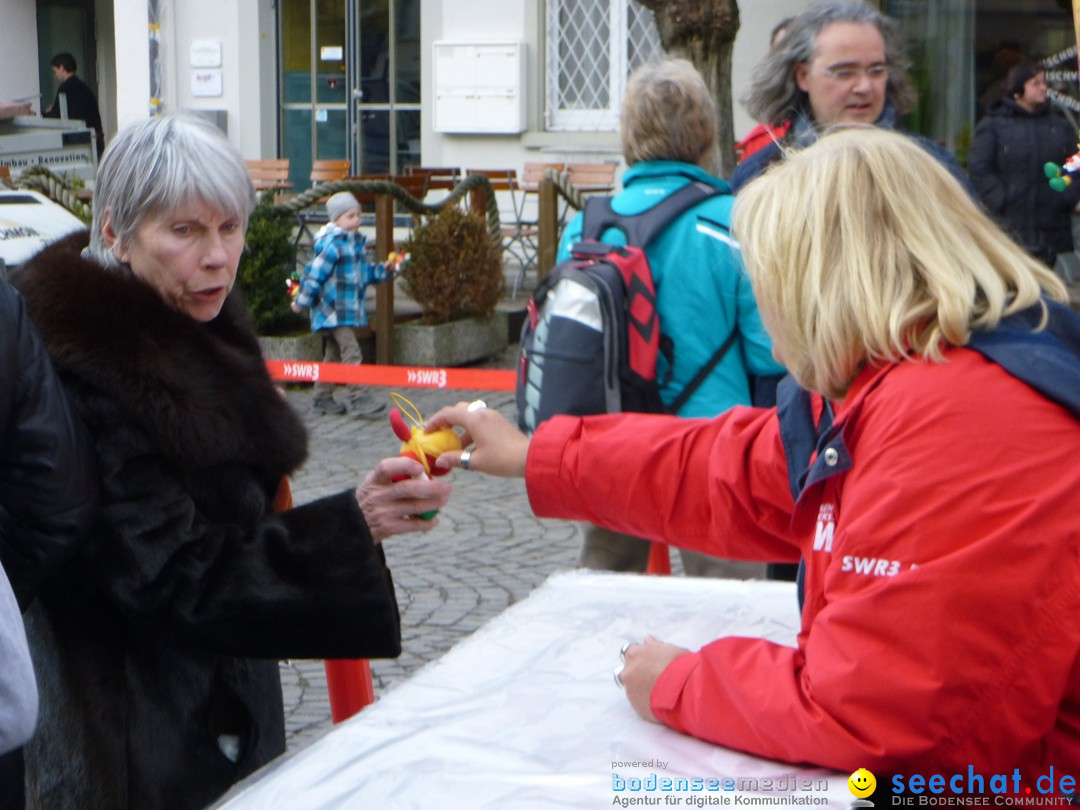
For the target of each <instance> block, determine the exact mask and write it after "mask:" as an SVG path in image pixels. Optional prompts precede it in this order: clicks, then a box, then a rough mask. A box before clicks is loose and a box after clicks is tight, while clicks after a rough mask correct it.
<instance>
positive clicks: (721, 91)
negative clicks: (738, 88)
mask: <svg viewBox="0 0 1080 810" xmlns="http://www.w3.org/2000/svg"><path fill="white" fill-rule="evenodd" d="M638 3H640V4H641V5H642V6H644V7H645V8H647V9H649V10H650V11H651V12H652V13H653V16H654V17H655V18H656V28H657V30H658V31H659V32H660V43H661V44H662V45H663V46H664V51H665V52H666V53H667V54H668V55H669V56H675V57H683V58H685V59H689V60H690V61H691V62H692V63H693V64H694V66H695V67H696V68H697V69H698V71H700V73H701V75H702V76H703V77H704V78H705V84H706V85H708V87H709V90H710V91H711V92H712V96H713V99H714V100H715V101H716V117H717V131H718V133H719V149H720V174H721V175H723V176H724V177H728V176H730V175H731V172H732V171H733V170H734V169H735V153H734V145H735V127H734V124H733V121H732V109H731V51H732V48H733V47H734V45H735V34H736V33H738V31H739V4H738V3H737V2H736V0H638Z"/></svg>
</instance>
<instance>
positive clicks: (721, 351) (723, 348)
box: [668, 325, 739, 414]
mask: <svg viewBox="0 0 1080 810" xmlns="http://www.w3.org/2000/svg"><path fill="white" fill-rule="evenodd" d="M738 335H739V327H738V325H736V326H735V328H734V329H732V330H731V334H730V335H728V336H727V340H725V341H724V342H723V343H721V344H720V348H718V349H717V350H716V351H715V352H713V355H712V357H710V358H709V359H708V361H707V362H706V363H705V365H703V366H702V367H701V368H699V369H698V373H697V374H695V375H694V379H692V380H690V382H688V383H687V384H686V386H685V387H684V388H683V390H682V391H680V392H679V395H678V396H677V397H675V400H674V401H673V402H672V403H671V405H669V406H668V413H675V414H677V413H678V412H679V411H681V410H682V406H683V405H685V404H686V403H687V401H688V400H689V399H690V397H692V396H693V395H694V392H695V391H697V390H698V388H700V387H701V384H702V383H703V382H705V380H706V378H707V377H708V376H709V375H710V374H712V372H713V369H714V368H716V366H717V364H718V363H719V362H720V361H721V360H723V359H724V355H725V354H727V353H728V349H730V348H731V347H732V346H733V345H734V344H735V338H736V337H738Z"/></svg>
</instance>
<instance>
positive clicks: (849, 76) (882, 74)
mask: <svg viewBox="0 0 1080 810" xmlns="http://www.w3.org/2000/svg"><path fill="white" fill-rule="evenodd" d="M889 70H890V68H889V66H888V65H880V64H879V65H870V66H868V67H862V66H861V65H847V64H840V65H828V66H826V67H823V68H821V72H822V73H824V74H825V75H826V76H827V77H828V78H830V79H832V80H833V81H834V82H844V83H854V82H857V81H858V80H859V79H861V78H862V77H863V76H866V78H867V79H869V80H870V81H872V82H883V81H885V80H886V79H888V78H889Z"/></svg>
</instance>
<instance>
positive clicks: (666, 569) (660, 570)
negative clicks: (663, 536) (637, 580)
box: [645, 543, 671, 576]
mask: <svg viewBox="0 0 1080 810" xmlns="http://www.w3.org/2000/svg"><path fill="white" fill-rule="evenodd" d="M645 573H646V574H655V575H657V576H667V575H669V574H670V573H671V553H670V552H669V551H668V547H667V546H666V545H665V544H664V543H653V544H652V545H651V546H650V548H649V565H648V567H647V568H646V569H645Z"/></svg>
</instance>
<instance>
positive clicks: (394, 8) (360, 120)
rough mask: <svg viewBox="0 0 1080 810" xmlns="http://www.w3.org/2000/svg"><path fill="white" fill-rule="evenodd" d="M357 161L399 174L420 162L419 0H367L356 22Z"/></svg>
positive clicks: (369, 170)
mask: <svg viewBox="0 0 1080 810" xmlns="http://www.w3.org/2000/svg"><path fill="white" fill-rule="evenodd" d="M355 31H356V32H357V36H356V62H355V63H356V65H357V70H356V84H355V85H354V87H353V90H352V93H353V99H354V101H355V105H354V109H353V121H352V125H353V131H354V132H355V133H356V137H355V138H354V139H353V148H354V150H355V151H354V153H353V154H352V155H351V157H352V159H353V163H354V165H358V166H360V170H361V172H362V173H364V174H372V173H389V174H400V173H401V171H402V170H403V169H404V167H405V166H407V165H410V164H419V162H420V0H365V2H363V3H360V4H359V9H358V10H357V19H356V25H355Z"/></svg>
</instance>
